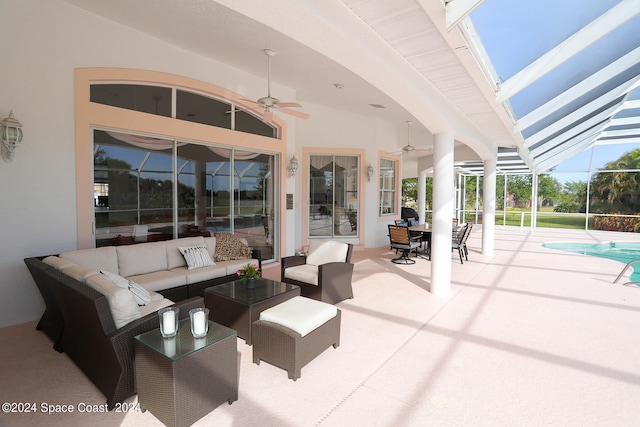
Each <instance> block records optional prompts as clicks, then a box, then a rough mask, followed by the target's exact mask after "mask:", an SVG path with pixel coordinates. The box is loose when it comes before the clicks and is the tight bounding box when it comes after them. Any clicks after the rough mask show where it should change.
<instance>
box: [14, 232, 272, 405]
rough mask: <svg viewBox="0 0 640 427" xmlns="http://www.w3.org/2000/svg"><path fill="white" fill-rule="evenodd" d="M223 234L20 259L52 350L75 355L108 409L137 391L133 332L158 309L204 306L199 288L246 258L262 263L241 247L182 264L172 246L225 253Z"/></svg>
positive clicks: (147, 326)
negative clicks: (121, 282) (233, 254)
mask: <svg viewBox="0 0 640 427" xmlns="http://www.w3.org/2000/svg"><path fill="white" fill-rule="evenodd" d="M220 237H224V239H222V238H220ZM223 240H224V241H225V242H227V241H229V240H228V236H219V237H218V238H216V237H201V236H198V237H188V238H181V239H175V240H169V241H162V242H150V243H140V244H136V245H127V246H110V247H109V246H108V247H101V248H95V249H83V250H77V251H71V252H65V253H62V254H59V255H56V256H43V257H32V258H26V259H25V263H26V265H27V267H28V268H29V271H30V272H31V275H32V276H33V278H34V281H35V283H36V285H37V287H38V289H39V290H40V292H41V294H42V297H43V299H44V301H45V305H46V308H45V312H44V314H43V315H42V317H41V319H40V322H39V323H38V325H37V329H39V330H43V331H44V332H45V333H46V334H47V335H48V336H49V337H50V338H51V339H52V341H53V344H54V348H55V349H56V350H57V351H59V352H64V353H66V354H67V355H68V356H69V357H70V358H71V359H72V360H73V361H74V363H75V364H76V365H77V366H78V367H79V368H80V369H81V370H82V371H83V372H84V373H85V375H86V376H87V377H88V378H89V379H90V380H91V381H92V382H93V383H94V384H95V385H96V386H97V387H98V389H99V390H100V391H101V392H102V393H103V394H104V395H105V396H106V398H107V404H108V406H109V408H110V409H112V408H113V407H114V405H115V404H116V403H118V402H121V401H122V400H124V399H126V398H128V397H130V396H132V395H134V394H135V392H136V390H135V377H134V354H133V348H134V344H133V341H134V340H133V338H134V337H135V336H136V335H138V334H141V333H143V332H147V331H150V330H152V329H154V328H157V327H158V318H157V314H156V312H157V310H158V309H160V308H162V307H166V306H170V305H174V304H175V305H176V306H178V307H180V313H179V316H180V318H181V319H182V318H186V317H188V315H189V314H188V313H189V310H190V309H192V308H196V307H204V300H203V298H202V295H203V293H204V289H205V288H207V287H209V286H215V285H216V284H220V283H225V282H228V281H231V280H235V279H236V278H237V275H236V271H237V270H238V269H239V268H240V267H241V266H242V265H245V264H247V263H249V262H251V263H256V264H258V265H259V266H260V265H261V260H260V254H259V252H258V251H253V252H252V251H251V250H250V249H249V248H248V247H247V248H246V249H247V251H245V253H248V254H250V255H249V256H252V258H244V259H234V260H225V261H216V262H215V265H212V266H206V267H202V268H197V269H189V267H188V266H187V263H186V261H185V258H184V256H183V255H182V253H181V252H180V250H179V248H184V247H193V246H205V247H206V248H207V250H208V252H209V254H210V255H211V256H212V258H213V257H214V256H215V255H216V254H217V253H221V254H227V251H226V250H224V248H222V247H220V246H218V247H217V251H216V246H217V245H218V244H220V243H221V241H223ZM235 243H236V244H237V242H235ZM243 243H244V244H245V246H246V242H243ZM227 256H228V255H227ZM223 258H224V256H223ZM101 271H108V272H111V273H115V274H117V275H120V276H122V277H124V278H126V279H129V280H132V281H133V282H135V283H136V284H137V285H139V286H141V287H143V288H145V289H146V290H147V291H149V294H150V297H151V301H150V302H148V303H147V304H146V305H144V306H138V304H136V300H135V299H134V297H133V296H132V295H131V294H132V292H130V290H129V289H125V288H122V287H118V286H116V285H113V287H110V286H109V284H110V283H111V282H109V281H108V279H107V277H106V276H105V275H103V274H101ZM132 301H133V303H132Z"/></svg>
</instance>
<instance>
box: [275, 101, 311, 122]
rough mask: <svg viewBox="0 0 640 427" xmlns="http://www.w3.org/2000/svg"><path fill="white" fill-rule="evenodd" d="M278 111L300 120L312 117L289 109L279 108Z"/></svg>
mask: <svg viewBox="0 0 640 427" xmlns="http://www.w3.org/2000/svg"><path fill="white" fill-rule="evenodd" d="M280 105H282V104H278V106H280ZM278 110H279V111H281V112H283V113H285V114H291V115H292V116H295V117H298V118H300V119H308V118H309V117H311V116H310V115H309V114H307V113H303V112H302V111H296V110H290V109H288V108H278Z"/></svg>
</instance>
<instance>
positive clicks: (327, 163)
mask: <svg viewBox="0 0 640 427" xmlns="http://www.w3.org/2000/svg"><path fill="white" fill-rule="evenodd" d="M309 169H310V172H309V201H310V206H309V236H310V237H334V236H357V235H358V207H359V204H360V199H359V196H358V187H359V185H360V183H359V179H358V177H359V176H360V175H359V158H358V156H334V155H312V156H310V168H309Z"/></svg>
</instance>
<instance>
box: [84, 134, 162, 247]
mask: <svg viewBox="0 0 640 427" xmlns="http://www.w3.org/2000/svg"><path fill="white" fill-rule="evenodd" d="M94 147H95V149H94V188H96V185H97V186H98V187H99V188H101V189H102V195H100V196H98V200H97V203H96V206H95V223H96V246H105V245H121V244H130V243H135V242H140V241H147V240H167V239H171V238H172V237H173V166H172V165H173V162H172V148H173V142H172V141H168V140H164V139H157V138H147V137H139V136H134V135H124V134H120V133H116V132H102V131H95V132H94ZM105 192H107V194H105ZM136 226H137V227H136ZM140 226H145V227H140ZM141 230H145V231H144V232H141Z"/></svg>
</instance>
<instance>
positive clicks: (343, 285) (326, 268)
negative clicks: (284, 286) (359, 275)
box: [280, 239, 353, 304]
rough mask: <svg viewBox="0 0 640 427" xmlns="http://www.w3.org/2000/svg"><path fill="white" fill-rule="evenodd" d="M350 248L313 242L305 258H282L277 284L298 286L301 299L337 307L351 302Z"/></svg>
mask: <svg viewBox="0 0 640 427" xmlns="http://www.w3.org/2000/svg"><path fill="white" fill-rule="evenodd" d="M352 251H353V245H352V244H350V243H343V242H338V241H335V240H317V239H314V240H312V241H311V242H310V244H309V254H308V255H306V256H305V255H296V256H290V257H285V258H282V259H281V261H280V281H281V282H284V283H291V284H293V285H298V286H300V295H302V296H305V297H308V298H313V299H315V300H318V301H323V302H327V303H329V304H336V303H338V302H340V301H343V300H345V299H348V298H353V288H352V287H351V278H352V276H353V264H352V263H351V252H352Z"/></svg>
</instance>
